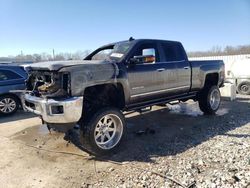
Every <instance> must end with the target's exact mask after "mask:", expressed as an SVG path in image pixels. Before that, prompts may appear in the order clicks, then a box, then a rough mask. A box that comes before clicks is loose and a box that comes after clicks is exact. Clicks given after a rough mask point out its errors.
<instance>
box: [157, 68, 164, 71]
mask: <svg viewBox="0 0 250 188" xmlns="http://www.w3.org/2000/svg"><path fill="white" fill-rule="evenodd" d="M156 70H157V71H158V72H162V71H164V70H165V69H164V68H160V69H156Z"/></svg>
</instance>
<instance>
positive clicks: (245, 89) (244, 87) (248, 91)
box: [237, 81, 250, 95]
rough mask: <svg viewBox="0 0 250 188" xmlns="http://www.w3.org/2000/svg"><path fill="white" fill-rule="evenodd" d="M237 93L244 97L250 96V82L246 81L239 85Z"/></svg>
mask: <svg viewBox="0 0 250 188" xmlns="http://www.w3.org/2000/svg"><path fill="white" fill-rule="evenodd" d="M237 91H238V92H239V93H240V94H242V95H250V82H248V81H244V82H241V83H240V84H238V86H237Z"/></svg>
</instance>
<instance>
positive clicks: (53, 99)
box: [24, 70, 83, 124]
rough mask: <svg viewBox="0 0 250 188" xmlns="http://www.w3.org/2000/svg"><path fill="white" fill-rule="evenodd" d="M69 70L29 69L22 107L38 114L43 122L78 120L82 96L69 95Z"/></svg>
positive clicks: (74, 121) (73, 121) (63, 122)
mask: <svg viewBox="0 0 250 188" xmlns="http://www.w3.org/2000/svg"><path fill="white" fill-rule="evenodd" d="M70 78H71V76H70V73H69V72H59V71H47V70H46V71H43V70H35V71H34V70H32V71H29V77H28V79H27V80H26V88H27V90H26V93H25V97H24V98H25V101H24V108H25V109H26V110H27V111H30V112H33V113H35V114H37V115H40V116H41V118H42V120H43V121H44V123H51V124H52V123H53V124H54V123H57V124H60V123H62V124H67V123H76V122H78V121H79V119H80V117H81V114H82V104H83V97H74V96H71V79H70Z"/></svg>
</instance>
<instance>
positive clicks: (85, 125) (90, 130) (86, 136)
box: [80, 107, 126, 156]
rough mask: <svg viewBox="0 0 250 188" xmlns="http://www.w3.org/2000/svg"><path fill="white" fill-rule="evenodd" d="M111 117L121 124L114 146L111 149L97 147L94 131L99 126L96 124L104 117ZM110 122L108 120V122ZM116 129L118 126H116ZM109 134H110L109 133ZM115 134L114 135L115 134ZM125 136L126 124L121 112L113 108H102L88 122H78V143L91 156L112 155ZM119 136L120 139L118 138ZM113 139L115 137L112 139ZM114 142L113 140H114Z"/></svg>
mask: <svg viewBox="0 0 250 188" xmlns="http://www.w3.org/2000/svg"><path fill="white" fill-rule="evenodd" d="M110 116H112V117H113V118H115V119H117V120H116V121H118V122H120V123H121V129H122V130H121V129H120V131H121V132H120V133H119V134H121V135H119V134H117V135H118V136H117V141H116V142H117V143H115V145H114V146H112V147H111V148H106V149H104V148H102V147H101V146H99V145H98V143H97V141H96V139H95V135H96V130H97V129H98V128H96V127H98V126H99V125H98V123H99V122H100V121H101V120H102V119H103V118H104V117H110ZM110 121H111V120H110V119H109V122H110ZM117 127H118V126H117ZM109 133H110V132H109ZM115 134H116V133H115ZM125 134H126V122H125V118H124V115H123V114H122V112H121V111H120V110H119V109H117V108H113V107H104V108H102V109H100V110H98V111H97V112H96V113H95V114H93V116H92V117H91V118H89V119H88V120H85V121H84V120H83V121H81V122H80V141H81V144H82V147H83V148H84V149H86V150H87V151H88V152H90V153H91V154H94V155H97V156H100V155H102V156H103V155H111V154H114V153H115V151H116V150H117V149H118V148H119V145H120V143H121V141H122V139H123V138H124V137H125ZM112 136H113V135H112V132H111V138H112ZM119 136H120V138H119ZM113 139H115V136H114V137H113ZM114 142H115V140H114ZM111 143H112V142H111Z"/></svg>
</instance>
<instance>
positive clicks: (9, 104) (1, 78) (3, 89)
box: [0, 63, 27, 116]
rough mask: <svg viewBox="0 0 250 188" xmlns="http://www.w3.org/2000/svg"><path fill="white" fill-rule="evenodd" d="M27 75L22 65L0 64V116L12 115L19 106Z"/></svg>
mask: <svg viewBox="0 0 250 188" xmlns="http://www.w3.org/2000/svg"><path fill="white" fill-rule="evenodd" d="M26 79H27V74H26V72H25V70H24V68H23V66H22V65H18V64H15V63H4V64H0V116H1V115H2V116H3V115H11V114H14V113H15V112H16V111H17V110H18V108H19V107H20V106H21V99H20V93H18V92H15V90H24V89H25V80H26Z"/></svg>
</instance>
